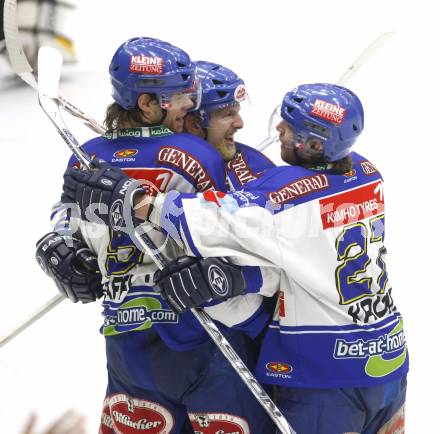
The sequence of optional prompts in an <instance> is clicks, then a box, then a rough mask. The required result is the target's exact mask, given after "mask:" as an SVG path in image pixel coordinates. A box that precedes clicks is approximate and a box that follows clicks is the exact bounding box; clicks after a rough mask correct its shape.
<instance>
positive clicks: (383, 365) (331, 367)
mask: <svg viewBox="0 0 440 434" xmlns="http://www.w3.org/2000/svg"><path fill="white" fill-rule="evenodd" d="M281 116H282V119H283V120H282V121H281V122H280V123H279V125H278V127H277V128H278V131H279V133H280V141H281V155H282V158H283V159H284V161H286V162H287V163H289V164H290V165H291V166H292V167H280V168H275V169H272V170H269V171H268V172H266V173H265V174H264V175H263V176H262V177H260V178H259V179H258V180H256V181H254V182H253V183H250V184H248V185H247V186H246V188H245V189H244V190H243V191H239V192H232V193H229V194H227V195H225V194H223V193H218V194H217V195H216V196H215V197H213V196H212V195H209V196H203V195H200V194H199V195H197V196H195V195H181V194H168V195H165V196H163V197H162V196H161V197H157V198H156V200H155V201H154V208H153V209H152V206H151V205H148V206H145V207H144V208H143V209H142V210H141V211H142V212H140V210H138V212H137V215H138V217H145V216H147V219H148V221H149V222H150V223H152V224H154V225H157V226H161V227H162V230H164V231H165V232H170V233H172V232H173V231H175V232H174V233H177V232H178V233H179V234H180V237H181V240H182V242H184V243H185V245H186V250H187V251H188V252H189V253H190V254H191V255H194V256H199V257H207V256H212V255H214V254H215V255H218V256H231V257H233V258H234V262H236V263H238V264H249V265H250V264H252V265H275V266H277V267H279V268H280V269H281V282H280V283H281V284H280V287H281V288H282V291H280V293H279V301H278V309H277V312H276V314H275V316H274V319H273V323H272V324H271V325H270V326H269V329H268V331H267V334H266V335H265V338H264V342H263V346H262V350H261V354H260V359H259V363H258V366H257V375H258V378H259V380H260V381H262V382H265V383H269V384H274V385H276V386H277V388H278V392H277V396H278V401H279V405H280V408H281V410H282V411H283V413H284V415H285V416H286V417H287V419H288V420H289V422H290V423H291V425H292V426H293V427H294V429H295V430H296V432H298V434H315V433H316V434H318V433H319V434H327V433H328V434H333V433H365V434H370V433H371V434H372V433H380V434H386V433H393V432H403V430H404V403H405V395H406V373H407V370H408V354H407V347H406V343H405V336H404V333H403V326H402V318H401V315H400V313H399V312H398V311H397V308H396V306H395V304H394V301H393V296H392V287H391V284H390V281H389V278H388V272H387V270H386V263H385V257H386V249H385V246H384V244H383V241H384V220H385V215H384V198H383V186H382V178H381V176H380V173H379V172H378V170H377V168H376V167H375V166H374V165H373V164H372V163H370V162H369V161H368V160H367V159H365V158H363V157H362V156H360V155H358V154H356V153H354V152H351V147H352V145H353V144H354V142H355V141H356V139H357V138H358V136H359V134H360V133H361V132H362V130H363V123H364V113H363V108H362V105H361V103H360V101H359V99H358V98H357V96H356V95H355V94H353V93H352V92H351V91H349V90H348V89H345V88H343V87H340V86H336V85H329V84H311V85H302V86H299V87H297V88H295V89H294V90H293V91H291V92H288V93H287V94H286V96H285V97H284V100H283V104H282V110H281ZM108 175H109V174H107V176H108ZM96 185H97V184H96V183H95V184H93V187H92V190H93V191H94V193H95V194H96V193H97V192H98V191H99V188H97V187H96V188H95V186H96ZM89 187H90V184H89ZM78 188H79V189H80V190H81V191H83V192H85V190H84V187H83V186H79V185H78ZM87 194H90V192H88V193H87ZM108 205H111V202H110V203H109V204H108ZM176 210H177V212H176ZM191 261H192V262H191ZM204 261H205V260H204V259H192V260H190V259H189V258H188V259H187V260H186V262H185V261H184V260H182V259H181V260H180V261H175V262H173V263H171V264H170V266H169V267H168V269H165V270H164V271H163V272H161V273H160V276H159V277H160V280H159V283H158V284H159V286H160V288H161V290H162V292H163V294H164V296H165V297H168V300H169V302H170V303H171V304H173V305H175V308H176V309H177V310H179V311H180V310H182V309H183V308H186V307H192V306H194V305H196V304H197V303H195V302H194V300H195V298H199V295H200V292H201V290H202V289H203V291H206V290H209V288H211V290H212V289H213V287H212V284H211V282H210V281H209V275H208V273H206V272H205V271H204V270H203V267H201V266H200V264H203V262H204ZM179 263H180V264H182V263H184V264H185V266H186V268H181V267H179ZM188 266H189V267H188ZM190 276H191V279H190V278H189V277H190ZM196 279H197V284H198V285H197V286H198V287H197V288H195V287H194V285H193V281H194V280H196ZM203 281H205V282H206V284H205V285H204V287H203V288H202V286H203V285H202V284H201V282H203ZM212 292H213V291H212ZM194 294H195V295H194ZM180 296H181V298H180V299H179V297H180ZM245 308H246V307H245V306H243V309H245Z"/></svg>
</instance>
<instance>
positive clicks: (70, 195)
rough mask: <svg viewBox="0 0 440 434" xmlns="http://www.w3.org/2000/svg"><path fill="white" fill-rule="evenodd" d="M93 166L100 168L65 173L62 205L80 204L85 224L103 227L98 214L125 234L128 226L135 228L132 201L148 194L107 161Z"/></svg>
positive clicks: (106, 222)
mask: <svg viewBox="0 0 440 434" xmlns="http://www.w3.org/2000/svg"><path fill="white" fill-rule="evenodd" d="M93 165H94V167H95V168H96V169H95V170H93V171H85V170H80V169H77V168H74V167H71V168H68V169H67V170H66V171H65V172H64V185H63V194H62V196H61V201H62V202H63V203H66V204H72V203H76V204H77V205H78V206H79V208H80V211H81V217H82V218H83V219H85V220H88V221H95V222H97V223H101V221H100V220H99V219H97V218H96V215H97V214H98V215H99V217H100V218H101V219H102V220H103V221H104V223H105V224H106V225H108V226H111V227H112V228H113V229H115V230H124V228H126V227H127V225H131V226H130V227H133V225H134V224H135V218H134V211H133V209H132V200H133V197H134V195H135V194H137V193H145V191H144V189H143V188H142V186H141V183H140V182H139V181H137V180H135V179H133V178H129V177H128V176H127V175H126V174H125V173H124V172H123V171H122V170H121V169H120V168H118V167H114V166H112V165H110V164H108V163H106V162H105V161H104V160H93ZM96 213H97V214H96Z"/></svg>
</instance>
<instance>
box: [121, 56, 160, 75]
mask: <svg viewBox="0 0 440 434" xmlns="http://www.w3.org/2000/svg"><path fill="white" fill-rule="evenodd" d="M129 69H130V72H134V73H135V74H145V75H159V74H162V72H163V59H162V58H161V57H155V56H142V55H136V56H131V61H130V67H129Z"/></svg>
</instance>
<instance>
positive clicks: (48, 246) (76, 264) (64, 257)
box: [35, 232, 102, 303]
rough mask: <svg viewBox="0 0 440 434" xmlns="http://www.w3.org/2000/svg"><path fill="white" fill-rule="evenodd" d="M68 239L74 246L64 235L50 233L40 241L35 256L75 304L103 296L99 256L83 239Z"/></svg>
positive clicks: (88, 301) (62, 291) (61, 290)
mask: <svg viewBox="0 0 440 434" xmlns="http://www.w3.org/2000/svg"><path fill="white" fill-rule="evenodd" d="M69 241H71V243H72V246H71V247H70V246H68V245H67V243H66V239H65V238H64V237H63V236H61V235H59V234H57V233H56V232H49V233H48V234H46V235H45V236H44V237H43V238H41V239H40V240H39V241H38V242H37V251H36V253H35V257H36V259H37V262H38V264H39V265H40V267H41V268H42V269H43V271H44V272H45V273H46V274H47V275H48V276H50V277H51V278H52V279H53V280H54V281H55V284H56V285H57V288H58V290H59V291H60V292H61V294H63V295H64V296H65V297H67V298H68V299H69V300H71V301H72V302H73V303H76V302H77V301H78V300H79V301H81V302H82V303H90V302H92V301H95V300H97V299H98V298H100V297H101V296H102V285H101V273H100V272H99V268H98V262H97V258H96V256H95V255H94V254H93V253H92V252H91V251H90V250H89V249H88V248H87V246H86V245H85V244H83V243H82V242H81V241H79V240H77V239H75V238H69Z"/></svg>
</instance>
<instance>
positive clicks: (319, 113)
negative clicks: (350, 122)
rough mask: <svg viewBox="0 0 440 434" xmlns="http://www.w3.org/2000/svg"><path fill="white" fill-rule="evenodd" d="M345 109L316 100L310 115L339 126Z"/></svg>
mask: <svg viewBox="0 0 440 434" xmlns="http://www.w3.org/2000/svg"><path fill="white" fill-rule="evenodd" d="M346 111H347V109H345V108H343V107H341V106H339V105H336V104H332V103H330V102H327V101H323V100H322V99H316V100H315V102H314V104H313V107H312V111H311V112H310V114H311V115H312V116H315V117H317V118H321V119H324V120H326V121H330V122H332V123H334V124H337V125H341V124H342V121H343V120H344V117H345V113H346Z"/></svg>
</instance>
